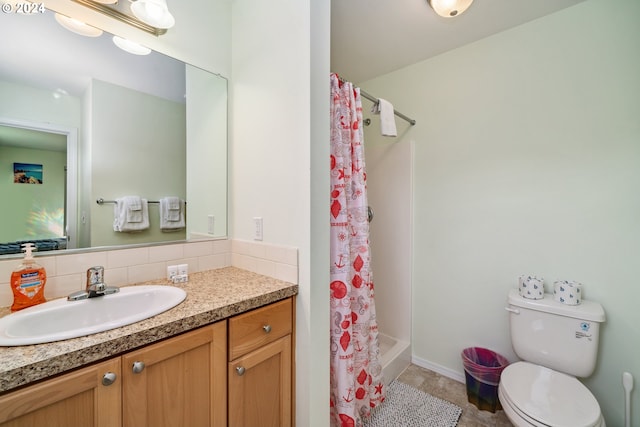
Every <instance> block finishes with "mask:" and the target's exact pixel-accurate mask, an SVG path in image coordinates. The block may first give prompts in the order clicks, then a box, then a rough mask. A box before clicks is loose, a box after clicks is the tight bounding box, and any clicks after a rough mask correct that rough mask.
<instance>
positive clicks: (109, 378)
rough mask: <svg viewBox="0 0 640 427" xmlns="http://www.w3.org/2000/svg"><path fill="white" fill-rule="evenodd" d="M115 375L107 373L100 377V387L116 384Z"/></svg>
mask: <svg viewBox="0 0 640 427" xmlns="http://www.w3.org/2000/svg"><path fill="white" fill-rule="evenodd" d="M116 378H117V375H116V374H114V373H113V372H107V373H106V374H104V376H103V377H102V385H111V384H113V383H115V382H116Z"/></svg>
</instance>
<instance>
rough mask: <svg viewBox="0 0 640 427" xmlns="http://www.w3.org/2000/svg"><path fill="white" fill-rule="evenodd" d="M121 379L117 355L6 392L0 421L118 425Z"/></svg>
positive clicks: (0, 400)
mask: <svg viewBox="0 0 640 427" xmlns="http://www.w3.org/2000/svg"><path fill="white" fill-rule="evenodd" d="M107 373H111V374H112V375H108V376H107V377H106V378H105V374H107ZM103 381H104V382H103ZM121 383H122V379H121V375H120V358H119V357H117V358H115V359H111V360H109V361H106V362H101V363H98V364H96V365H92V366H89V367H86V368H82V369H79V370H77V371H74V372H71V373H68V374H64V375H61V376H59V377H56V378H53V379H50V380H46V381H44V382H42V383H39V384H35V385H32V386H29V387H26V388H23V389H21V390H18V391H15V392H12V393H8V394H5V395H3V396H0V425H1V426H2V427H8V426H11V427H18V426H25V427H27V426H29V427H33V426H47V427H74V426H78V427H87V426H97V427H120V426H121V425H122V417H121V401H122V399H121Z"/></svg>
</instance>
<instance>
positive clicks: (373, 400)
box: [330, 74, 385, 427]
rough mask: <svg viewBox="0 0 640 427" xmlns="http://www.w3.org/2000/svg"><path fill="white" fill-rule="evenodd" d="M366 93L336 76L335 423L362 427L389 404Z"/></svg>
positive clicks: (333, 241) (333, 154) (333, 167)
mask: <svg viewBox="0 0 640 427" xmlns="http://www.w3.org/2000/svg"><path fill="white" fill-rule="evenodd" d="M363 143H364V141H363V132H362V102H361V99H360V89H358V88H354V86H353V85H352V84H351V83H348V82H344V83H343V82H341V81H340V80H339V78H338V76H337V75H335V74H331V208H330V213H331V215H330V218H331V275H330V278H331V284H330V288H331V371H330V372H331V374H330V375H331V379H330V380H331V410H332V414H331V415H332V416H331V422H332V425H333V426H341V427H350V426H361V425H362V423H363V420H364V419H366V418H367V417H369V416H370V414H371V409H373V408H374V407H376V406H378V405H379V404H380V403H382V401H383V400H384V396H385V395H384V390H383V383H382V366H381V364H380V349H379V346H378V324H377V322H376V308H375V303H374V298H373V296H374V292H373V277H372V273H371V266H370V263H369V261H370V254H369V252H370V248H369V222H368V221H367V186H366V179H367V175H366V172H365V162H364V146H363Z"/></svg>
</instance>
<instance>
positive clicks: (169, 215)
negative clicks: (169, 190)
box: [160, 197, 181, 222]
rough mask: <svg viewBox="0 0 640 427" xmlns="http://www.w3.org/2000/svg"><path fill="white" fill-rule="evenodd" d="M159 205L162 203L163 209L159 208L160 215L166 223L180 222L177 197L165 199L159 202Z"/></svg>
mask: <svg viewBox="0 0 640 427" xmlns="http://www.w3.org/2000/svg"><path fill="white" fill-rule="evenodd" d="M160 203H164V205H165V206H164V207H162V208H161V211H160V212H161V213H162V215H163V218H164V219H165V220H166V221H171V222H175V221H180V210H181V206H180V199H179V198H178V197H165V198H163V199H161V200H160Z"/></svg>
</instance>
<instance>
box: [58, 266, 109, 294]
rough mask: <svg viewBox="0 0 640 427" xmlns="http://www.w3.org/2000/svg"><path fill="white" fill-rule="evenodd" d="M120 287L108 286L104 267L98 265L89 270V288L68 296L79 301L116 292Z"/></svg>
mask: <svg viewBox="0 0 640 427" xmlns="http://www.w3.org/2000/svg"><path fill="white" fill-rule="evenodd" d="M119 291H120V289H119V288H118V287H116V286H107V285H106V284H105V283H104V267H102V266H96V267H91V268H90V269H88V270H87V288H86V290H84V291H77V292H74V293H72V294H70V295H69V296H68V297H67V300H68V301H78V300H82V299H87V298H95V297H101V296H103V295H109V294H115V293H116V292H119Z"/></svg>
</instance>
